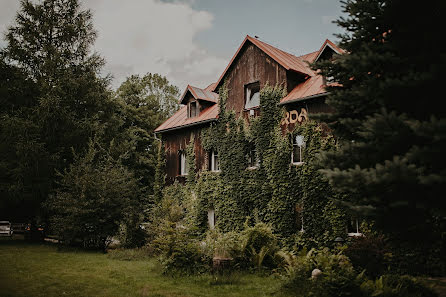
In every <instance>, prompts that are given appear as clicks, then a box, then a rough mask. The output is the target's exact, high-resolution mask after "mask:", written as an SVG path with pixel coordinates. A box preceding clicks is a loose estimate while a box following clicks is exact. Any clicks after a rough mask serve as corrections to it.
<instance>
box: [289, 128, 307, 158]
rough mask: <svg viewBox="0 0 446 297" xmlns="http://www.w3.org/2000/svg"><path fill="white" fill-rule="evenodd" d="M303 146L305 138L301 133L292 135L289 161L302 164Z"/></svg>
mask: <svg viewBox="0 0 446 297" xmlns="http://www.w3.org/2000/svg"><path fill="white" fill-rule="evenodd" d="M304 147H305V139H304V137H303V136H302V135H296V136H295V137H293V152H292V153H291V163H292V164H295V165H301V164H303V163H304V162H303V149H304Z"/></svg>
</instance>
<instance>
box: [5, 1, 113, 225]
mask: <svg viewBox="0 0 446 297" xmlns="http://www.w3.org/2000/svg"><path fill="white" fill-rule="evenodd" d="M95 36H96V33H95V31H94V30H93V28H92V19H91V12H90V11H89V10H83V9H82V8H81V6H80V4H79V2H78V1H77V0H68V1H65V0H45V1H40V2H37V3H36V2H33V1H21V4H20V10H19V11H18V13H17V16H16V18H15V23H14V24H13V25H12V26H11V27H9V28H8V31H7V32H6V42H7V45H6V47H5V48H4V49H3V50H2V53H1V65H2V66H1V67H2V71H1V72H2V75H1V83H0V90H1V91H0V92H1V93H2V99H1V100H2V103H5V104H4V105H3V104H2V107H1V109H0V111H1V115H0V116H1V118H2V127H1V131H2V133H1V135H2V143H3V144H4V145H3V146H2V147H1V148H0V150H1V166H2V169H3V168H4V169H6V172H7V173H6V174H5V176H4V177H5V179H2V180H3V181H4V182H5V186H4V187H3V186H2V190H1V191H2V196H3V194H5V200H6V201H8V202H11V203H10V204H9V205H8V206H14V207H13V208H12V209H11V208H10V209H9V210H11V211H12V212H14V211H15V210H16V209H17V213H18V214H13V216H14V218H17V219H20V220H33V219H36V217H40V219H41V220H45V219H46V217H45V213H44V211H43V210H42V207H41V204H42V203H43V202H44V201H45V200H46V198H47V197H48V194H49V193H50V192H51V191H52V190H53V188H55V187H57V183H56V180H57V176H56V174H55V172H56V171H63V170H64V169H66V168H67V167H68V166H69V165H70V164H72V162H73V153H72V149H74V151H75V152H76V154H81V153H83V152H84V151H85V150H86V148H87V146H88V141H89V139H90V138H91V137H93V136H94V135H98V136H102V135H104V137H105V135H106V130H107V129H108V127H109V126H110V124H105V123H110V122H111V121H112V118H113V109H114V104H113V102H112V101H111V100H110V96H109V92H108V91H107V86H108V80H107V79H103V78H100V77H99V76H98V75H97V74H98V73H99V72H100V70H101V67H102V65H103V60H102V59H101V58H100V57H99V56H97V55H95V54H90V49H91V46H92V45H93V42H94V40H95ZM3 94H5V96H3ZM3 100H4V101H3ZM3 123H4V125H3ZM13 135H14V136H13ZM11 136H13V137H11ZM110 140H111V138H106V139H104V142H103V143H105V144H108V143H109V142H110ZM2 171H3V170H2ZM8 202H7V203H8ZM23 208H26V209H27V212H25V213H24V214H21V212H22V209H23Z"/></svg>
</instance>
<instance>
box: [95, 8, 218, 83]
mask: <svg viewBox="0 0 446 297" xmlns="http://www.w3.org/2000/svg"><path fill="white" fill-rule="evenodd" d="M87 5H88V7H91V8H92V9H93V13H94V23H95V27H96V28H97V30H98V33H99V36H98V40H97V42H96V47H95V48H96V50H97V51H98V52H99V53H101V54H102V55H103V56H104V57H105V58H106V60H107V66H106V71H109V72H111V73H112V74H113V75H114V76H115V81H114V85H115V86H116V85H119V84H120V83H121V82H122V81H123V80H124V79H125V77H126V76H129V75H131V74H144V73H146V72H152V73H155V72H156V73H160V74H162V75H166V76H167V78H168V79H169V80H170V81H171V82H173V83H174V84H176V85H178V86H179V87H180V88H184V87H185V86H186V85H187V84H188V83H190V84H192V85H197V86H200V87H205V86H206V85H207V84H209V83H211V82H214V81H215V80H217V79H218V76H219V74H220V72H222V71H223V69H224V67H225V65H226V63H227V61H226V60H225V59H222V58H219V57H216V56H213V55H212V54H210V53H208V52H207V51H206V50H205V49H203V48H201V47H200V46H199V45H198V44H197V43H196V42H195V37H196V35H197V34H198V33H200V32H202V31H204V30H209V29H210V28H211V27H212V22H213V18H214V17H213V15H212V14H210V13H209V12H206V11H197V10H194V9H192V7H191V5H190V1H188V2H179V1H173V2H161V1H157V0H132V1H122V0H93V1H89V2H87Z"/></svg>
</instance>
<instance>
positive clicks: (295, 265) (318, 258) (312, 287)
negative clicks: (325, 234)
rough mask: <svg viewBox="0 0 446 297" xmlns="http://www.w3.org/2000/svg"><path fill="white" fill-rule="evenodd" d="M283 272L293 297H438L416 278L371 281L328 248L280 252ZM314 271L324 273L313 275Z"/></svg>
mask: <svg viewBox="0 0 446 297" xmlns="http://www.w3.org/2000/svg"><path fill="white" fill-rule="evenodd" d="M278 256H280V257H281V258H282V259H283V266H282V267H283V270H282V271H283V272H284V275H285V276H286V278H287V282H286V283H285V285H284V287H285V288H286V290H287V291H288V292H289V294H290V295H292V296H321V297H325V296H326V297H332V296H364V297H366V296H383V297H384V296H386V297H387V296H389V297H390V296H392V297H406V296H437V295H436V294H435V293H434V292H433V291H432V290H431V289H429V288H427V287H426V286H424V285H422V284H421V283H420V282H418V281H417V280H415V279H414V278H411V277H408V276H398V275H382V276H380V277H378V278H376V279H375V278H373V279H368V278H367V277H366V276H365V275H364V272H362V273H359V274H358V273H357V272H355V270H354V269H353V266H352V264H351V263H350V261H349V259H348V258H347V257H346V256H345V255H343V254H342V253H341V252H338V253H332V252H330V251H329V250H328V249H326V248H325V249H320V250H316V249H311V250H310V251H309V252H307V251H306V250H305V249H304V250H301V251H300V252H299V253H298V254H297V255H296V254H295V253H293V252H286V251H280V252H278ZM314 269H319V270H320V271H321V273H320V274H319V275H317V276H315V277H313V276H312V272H313V270H314Z"/></svg>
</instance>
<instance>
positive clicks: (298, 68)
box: [214, 35, 314, 91]
mask: <svg viewBox="0 0 446 297" xmlns="http://www.w3.org/2000/svg"><path fill="white" fill-rule="evenodd" d="M247 42H251V43H252V44H254V45H255V46H257V47H258V48H259V49H260V50H262V51H263V52H264V53H265V54H267V55H268V56H269V57H271V58H272V59H273V60H274V61H276V62H277V63H279V64H280V65H281V66H282V67H283V68H285V69H286V70H292V71H295V72H299V73H302V74H304V75H313V74H314V72H313V70H311V68H310V67H308V64H307V63H306V62H305V61H304V60H303V59H302V58H300V57H296V56H295V55H292V54H290V53H287V52H284V51H282V50H280V49H278V48H276V47H274V46H272V45H270V44H268V43H266V42H263V41H260V40H258V39H257V38H253V37H251V36H249V35H246V37H245V39H244V40H243V42H242V44H241V45H240V46H239V48H238V49H237V52H236V53H235V55H234V56H233V57H232V59H231V61H230V62H229V64H228V66H226V69H225V70H224V71H223V73H222V74H221V76H220V78H219V79H218V81H217V82H216V84H215V87H214V91H215V88H217V87H218V86H219V85H220V83H221V81H222V79H223V77H224V76H225V74H226V72H227V71H228V70H229V68H230V67H231V65H232V63H233V62H234V61H235V59H236V58H237V56H238V55H239V53H240V51H241V49H242V48H243V46H244V45H245V44H246V43H247Z"/></svg>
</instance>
